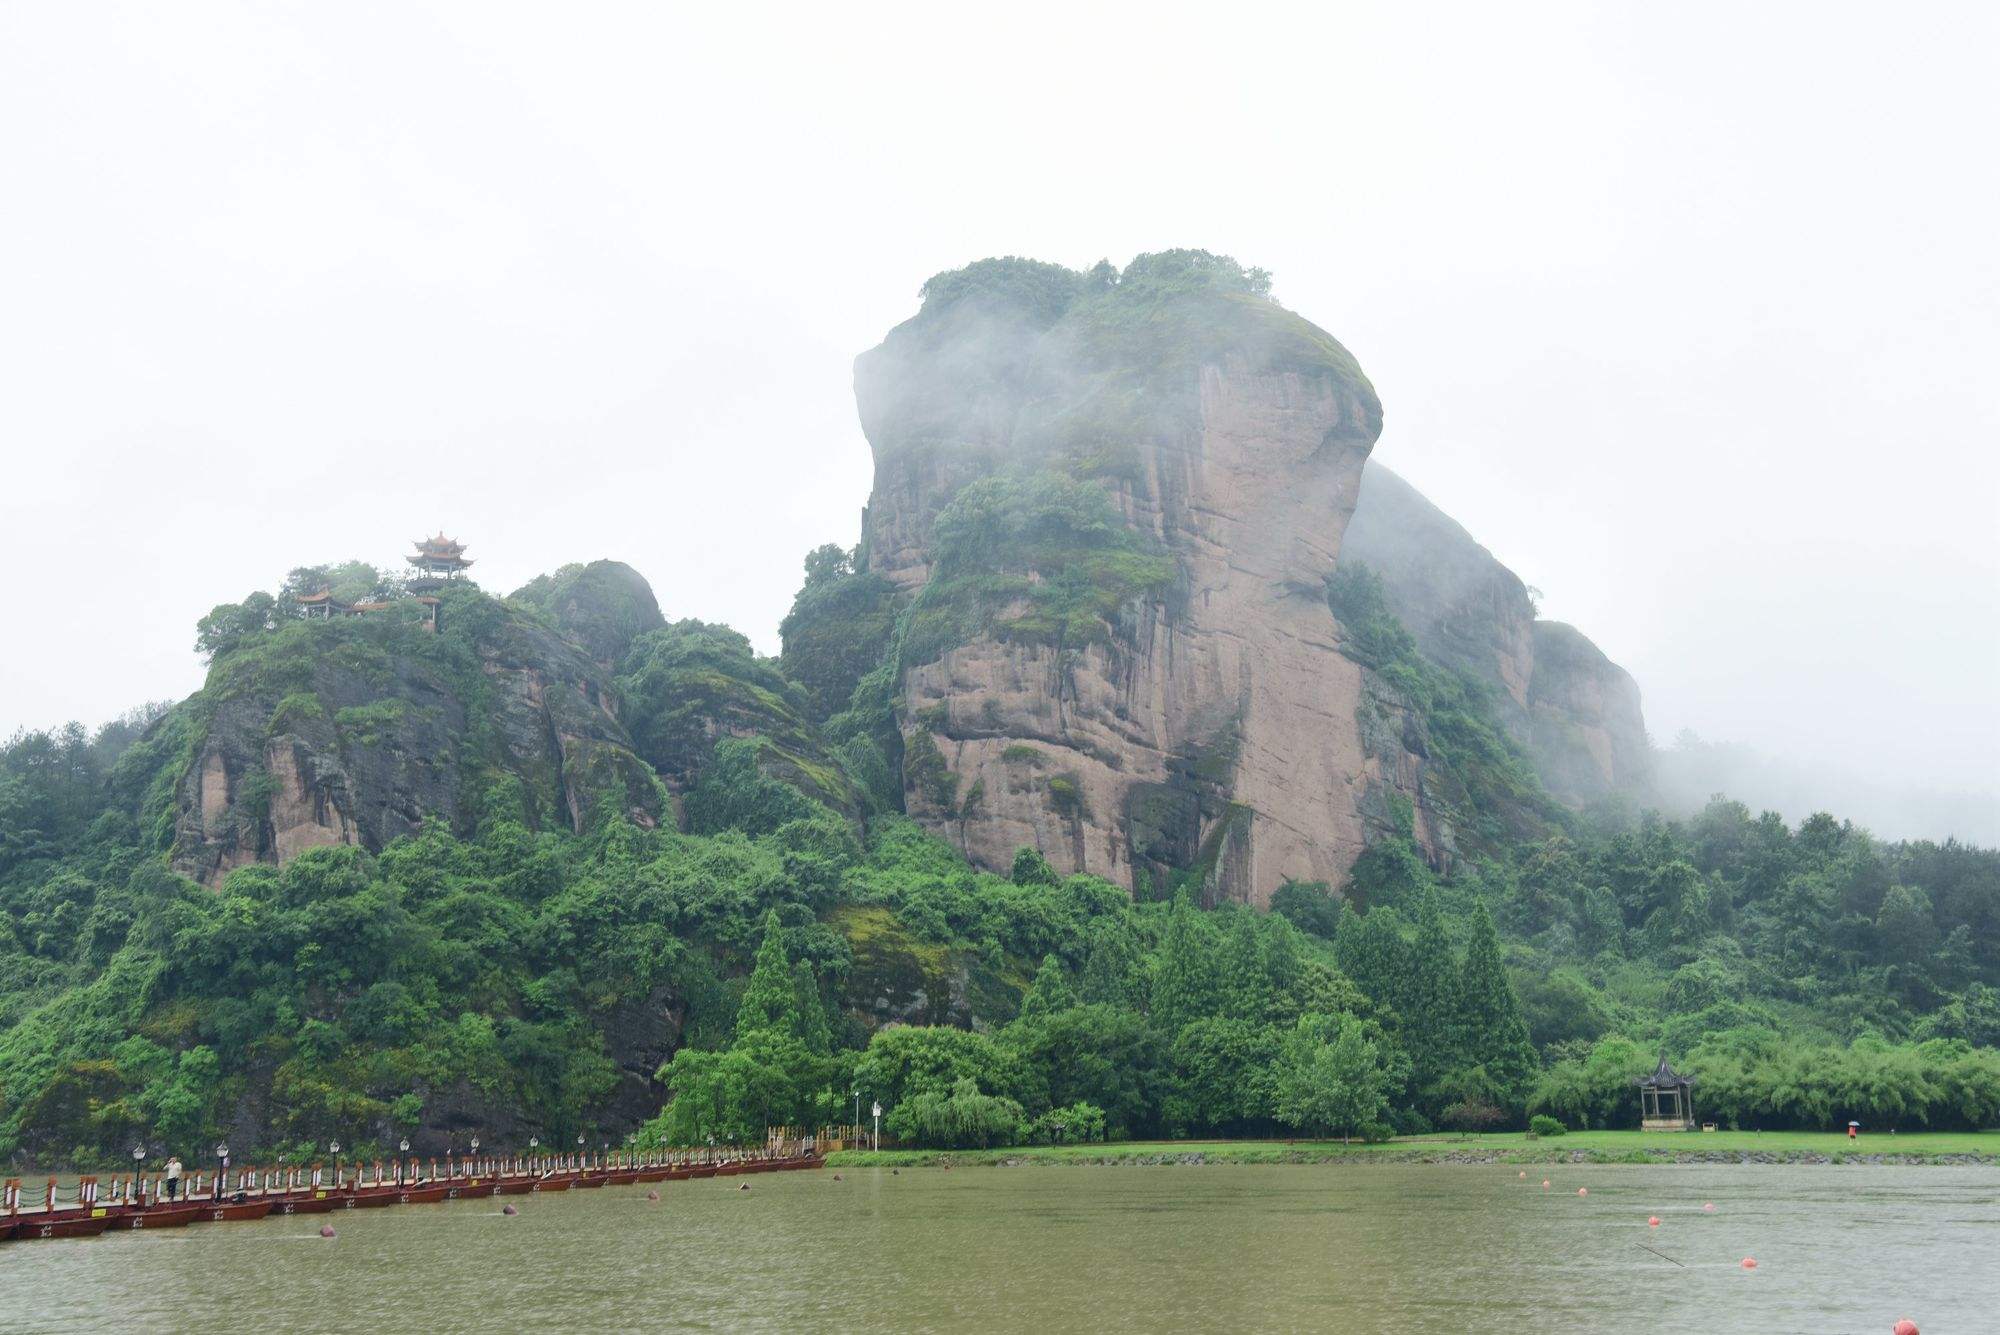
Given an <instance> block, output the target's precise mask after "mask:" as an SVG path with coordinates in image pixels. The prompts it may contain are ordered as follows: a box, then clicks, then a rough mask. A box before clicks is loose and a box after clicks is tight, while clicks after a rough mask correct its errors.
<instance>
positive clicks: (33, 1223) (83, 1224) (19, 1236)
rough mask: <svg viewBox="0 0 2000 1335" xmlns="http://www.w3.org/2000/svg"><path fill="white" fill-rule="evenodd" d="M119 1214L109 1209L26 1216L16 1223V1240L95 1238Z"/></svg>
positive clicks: (107, 1227) (109, 1225)
mask: <svg viewBox="0 0 2000 1335" xmlns="http://www.w3.org/2000/svg"><path fill="white" fill-rule="evenodd" d="M116 1219H117V1216H116V1215H114V1214H112V1213H111V1211H109V1210H103V1211H101V1212H99V1213H97V1214H96V1215H88V1214H73V1215H65V1216H62V1217H60V1218H56V1219H37V1218H35V1217H34V1216H33V1215H26V1216H24V1217H23V1218H22V1219H21V1221H20V1222H19V1223H17V1224H16V1225H14V1240H15V1241H17V1242H26V1241H29V1240H31V1239H34V1238H94V1237H96V1236H98V1235H99V1234H101V1233H103V1232H105V1231H106V1230H107V1229H109V1228H110V1227H111V1225H112V1223H113V1222H114V1221H115V1220H116Z"/></svg>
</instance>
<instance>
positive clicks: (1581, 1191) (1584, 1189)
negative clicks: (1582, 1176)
mask: <svg viewBox="0 0 2000 1335" xmlns="http://www.w3.org/2000/svg"><path fill="white" fill-rule="evenodd" d="M1576 1194H1577V1195H1579V1196H1588V1195H1589V1194H1590V1188H1589V1187H1578V1188H1577V1189H1576Z"/></svg>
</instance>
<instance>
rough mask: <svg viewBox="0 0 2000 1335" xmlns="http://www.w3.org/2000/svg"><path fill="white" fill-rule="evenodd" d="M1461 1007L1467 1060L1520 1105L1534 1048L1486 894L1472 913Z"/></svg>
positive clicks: (1529, 1079) (1511, 1101)
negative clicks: (1503, 963)
mask: <svg viewBox="0 0 2000 1335" xmlns="http://www.w3.org/2000/svg"><path fill="white" fill-rule="evenodd" d="M1459 1010H1460V1014H1461V1016H1462V1017H1463V1023H1464V1029H1465V1049H1466V1050H1465V1060H1467V1061H1469V1062H1472V1063H1474V1064H1476V1065H1480V1066H1483V1067H1485V1068H1486V1073H1487V1075H1489V1076H1490V1077H1492V1079H1493V1081H1494V1083H1495V1084H1496V1085H1497V1086H1498V1087H1499V1089H1500V1090H1501V1092H1502V1093H1503V1094H1504V1095H1505V1097H1506V1100H1507V1102H1508V1103H1509V1104H1512V1105H1516V1106H1518V1105H1519V1104H1521V1103H1522V1102H1524V1101H1525V1100H1526V1098H1527V1095H1528V1087H1529V1085H1530V1084H1532V1083H1533V1082H1534V1078H1535V1073H1536V1067H1537V1063H1536V1060H1535V1049H1534V1045H1533V1044H1532V1043H1530V1042H1529V1040H1528V1026H1527V1023H1526V1022H1525V1021H1524V1020H1523V1019H1522V1018H1521V1002H1520V999H1519V998H1518V997H1516V996H1515V995H1514V987H1513V984H1511V983H1509V982H1508V981H1507V971H1506V970H1505V969H1504V968H1503V967H1502V966H1501V963H1500V937H1499V934H1498V933H1497V932H1495V931H1494V929H1493V915H1492V913H1490V912H1489V911H1488V910H1487V908H1486V904H1485V901H1483V900H1482V901H1480V902H1479V905H1478V907H1477V909H1476V910H1475V911H1474V912H1473V915H1472V940H1471V942H1470V943H1469V944H1468V945H1467V947H1466V951H1465V972H1464V974H1463V976H1462V981H1461V984H1460V987H1459Z"/></svg>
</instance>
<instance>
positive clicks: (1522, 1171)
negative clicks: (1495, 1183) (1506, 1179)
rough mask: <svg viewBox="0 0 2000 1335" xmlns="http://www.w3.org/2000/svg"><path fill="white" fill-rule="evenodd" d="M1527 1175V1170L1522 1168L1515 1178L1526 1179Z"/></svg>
mask: <svg viewBox="0 0 2000 1335" xmlns="http://www.w3.org/2000/svg"><path fill="white" fill-rule="evenodd" d="M1527 1175H1528V1170H1527V1169H1525V1168H1523V1169H1522V1170H1521V1171H1520V1173H1519V1174H1517V1176H1520V1177H1526V1176H1527Z"/></svg>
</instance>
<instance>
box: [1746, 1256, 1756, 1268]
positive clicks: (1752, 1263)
mask: <svg viewBox="0 0 2000 1335" xmlns="http://www.w3.org/2000/svg"><path fill="white" fill-rule="evenodd" d="M1743 1268H1744V1269H1745V1270H1755V1269H1756V1268H1757V1258H1756V1257H1754V1256H1746V1257H1744V1258H1743Z"/></svg>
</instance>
